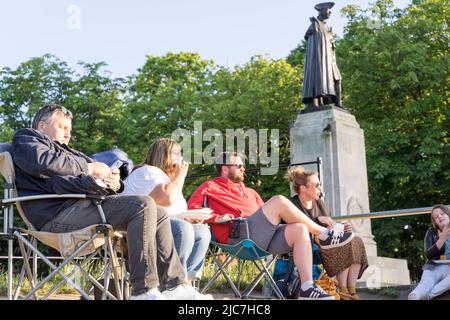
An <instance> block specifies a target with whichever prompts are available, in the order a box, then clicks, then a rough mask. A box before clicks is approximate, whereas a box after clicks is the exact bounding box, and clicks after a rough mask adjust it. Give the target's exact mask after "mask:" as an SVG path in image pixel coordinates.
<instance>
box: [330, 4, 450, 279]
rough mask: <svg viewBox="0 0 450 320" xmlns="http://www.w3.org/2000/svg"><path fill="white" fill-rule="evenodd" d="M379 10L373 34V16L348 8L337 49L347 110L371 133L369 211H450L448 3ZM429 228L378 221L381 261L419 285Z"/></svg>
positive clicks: (414, 222)
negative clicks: (399, 267) (444, 206)
mask: <svg viewBox="0 0 450 320" xmlns="http://www.w3.org/2000/svg"><path fill="white" fill-rule="evenodd" d="M376 5H377V7H378V8H379V9H380V11H379V12H380V14H381V17H382V21H381V22H382V24H381V29H379V30H376V29H370V28H368V27H367V26H368V19H369V17H370V14H371V11H373V10H374V8H369V9H368V10H361V9H356V10H355V8H348V10H347V11H345V13H346V14H347V17H348V18H349V23H348V25H347V27H346V33H345V36H344V38H343V39H342V41H340V43H339V46H338V55H339V58H340V62H341V63H340V67H341V71H342V73H343V79H344V81H343V87H344V90H343V91H344V93H345V104H346V105H348V106H349V107H351V109H352V112H353V113H354V114H355V116H356V118H357V119H358V121H359V122H360V124H361V126H362V128H363V129H364V131H365V137H366V146H367V149H366V150H367V151H366V154H367V169H368V176H369V194H370V203H371V209H372V210H373V211H378V210H387V209H396V208H414V207H426V206H430V205H433V204H435V203H448V200H449V197H448V195H449V194H450V184H449V178H450V160H449V159H450V148H449V142H450V137H449V131H448V129H449V117H450V108H449V96H448V92H449V91H448V80H449V79H448V77H449V76H448V75H449V73H448V66H449V58H448V50H449V49H448V41H449V34H448V29H447V28H448V15H449V7H448V3H447V2H446V1H442V0H426V1H421V2H419V3H418V4H416V5H411V6H410V7H408V8H406V9H405V11H401V10H398V9H396V8H394V7H393V5H392V2H391V1H378V2H377V4H376ZM429 225H430V221H429V217H416V218H402V219H381V220H376V221H374V223H373V228H374V233H375V235H376V241H378V243H379V244H380V245H379V248H380V254H382V255H386V256H393V257H406V258H408V262H409V268H410V270H411V271H412V275H413V277H418V275H419V274H420V269H421V265H422V263H423V236H424V234H425V230H426V228H427V227H428V226H429Z"/></svg>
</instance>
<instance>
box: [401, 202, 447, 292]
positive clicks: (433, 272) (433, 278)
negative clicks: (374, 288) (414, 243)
mask: <svg viewBox="0 0 450 320" xmlns="http://www.w3.org/2000/svg"><path fill="white" fill-rule="evenodd" d="M431 224H432V225H433V226H432V227H431V228H429V229H428V230H427V233H426V234H425V256H426V257H427V262H426V263H425V265H424V267H423V273H422V278H421V279H420V282H419V284H418V285H417V287H416V288H415V289H414V290H413V291H412V292H411V293H410V294H409V295H408V299H409V300H421V299H422V300H429V299H433V298H434V297H437V296H439V295H441V294H442V293H444V292H446V291H448V290H450V264H449V263H445V261H442V262H444V263H439V262H440V258H441V256H443V255H444V252H445V242H446V241H447V240H448V239H449V237H450V210H449V209H448V208H447V207H446V206H443V205H441V204H437V205H435V206H434V207H433V208H432V209H431ZM444 259H445V256H444Z"/></svg>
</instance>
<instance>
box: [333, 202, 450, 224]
mask: <svg viewBox="0 0 450 320" xmlns="http://www.w3.org/2000/svg"><path fill="white" fill-rule="evenodd" d="M446 207H447V208H449V209H450V205H446ZM431 209H432V207H424V208H413V209H399V210H388V211H377V212H370V213H358V214H351V215H339V216H334V217H333V219H334V220H354V219H377V218H397V217H406V216H415V215H421V214H431Z"/></svg>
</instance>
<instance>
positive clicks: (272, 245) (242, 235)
mask: <svg viewBox="0 0 450 320" xmlns="http://www.w3.org/2000/svg"><path fill="white" fill-rule="evenodd" d="M247 226H248V228H247ZM247 229H248V230H247ZM285 229H286V225H285V224H279V225H273V224H272V223H271V222H270V221H269V220H268V219H267V218H266V216H265V214H264V212H263V210H262V208H259V209H258V210H257V211H256V212H255V213H254V214H252V215H251V216H250V217H248V218H247V219H246V220H245V221H244V222H241V223H238V224H235V225H233V227H232V230H231V233H230V238H229V239H228V243H229V244H236V243H238V242H239V241H242V240H244V239H247V238H250V239H251V240H253V241H254V242H255V243H256V244H257V245H258V247H260V248H261V249H264V250H266V251H267V252H270V253H272V254H283V253H288V252H290V251H291V250H292V248H291V247H289V245H288V244H287V242H286V237H285V235H284V233H285ZM247 232H248V233H247ZM247 234H248V235H247Z"/></svg>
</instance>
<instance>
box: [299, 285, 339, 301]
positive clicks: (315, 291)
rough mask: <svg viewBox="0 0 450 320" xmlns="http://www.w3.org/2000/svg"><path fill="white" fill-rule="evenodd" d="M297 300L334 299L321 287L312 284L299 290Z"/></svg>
mask: <svg viewBox="0 0 450 320" xmlns="http://www.w3.org/2000/svg"><path fill="white" fill-rule="evenodd" d="M298 300H335V299H334V297H333V296H330V295H329V294H327V293H326V292H325V291H323V290H322V288H321V287H319V286H318V285H316V284H314V286H313V287H311V288H309V289H307V290H305V291H303V290H302V289H301V288H300V290H299V295H298Z"/></svg>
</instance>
